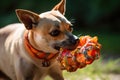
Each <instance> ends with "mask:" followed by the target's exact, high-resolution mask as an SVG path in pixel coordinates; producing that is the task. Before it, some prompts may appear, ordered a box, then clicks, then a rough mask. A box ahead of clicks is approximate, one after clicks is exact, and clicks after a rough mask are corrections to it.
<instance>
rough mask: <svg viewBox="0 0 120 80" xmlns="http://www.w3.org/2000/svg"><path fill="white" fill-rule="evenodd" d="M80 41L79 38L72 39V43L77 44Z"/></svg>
mask: <svg viewBox="0 0 120 80" xmlns="http://www.w3.org/2000/svg"><path fill="white" fill-rule="evenodd" d="M78 41H79V39H71V40H70V43H71V44H74V45H75V44H77V43H78Z"/></svg>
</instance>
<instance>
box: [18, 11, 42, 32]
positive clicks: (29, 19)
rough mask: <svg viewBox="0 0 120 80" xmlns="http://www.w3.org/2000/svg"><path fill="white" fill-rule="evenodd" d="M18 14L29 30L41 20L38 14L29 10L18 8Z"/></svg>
mask: <svg viewBox="0 0 120 80" xmlns="http://www.w3.org/2000/svg"><path fill="white" fill-rule="evenodd" d="M16 14H17V16H18V18H19V20H20V21H21V22H22V23H23V24H24V25H25V27H26V28H27V29H28V30H30V29H32V27H33V25H37V24H38V22H39V20H40V17H39V15H38V14H36V13H34V12H31V11H28V10H23V9H17V10H16Z"/></svg>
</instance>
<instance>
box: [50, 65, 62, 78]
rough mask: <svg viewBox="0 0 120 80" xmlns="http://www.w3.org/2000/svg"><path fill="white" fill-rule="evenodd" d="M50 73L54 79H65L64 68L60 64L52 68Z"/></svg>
mask: <svg viewBox="0 0 120 80" xmlns="http://www.w3.org/2000/svg"><path fill="white" fill-rule="evenodd" d="M49 75H50V77H51V78H53V80H64V78H63V75H62V70H61V68H60V66H59V65H58V64H55V65H54V66H52V67H51V68H50V70H49Z"/></svg>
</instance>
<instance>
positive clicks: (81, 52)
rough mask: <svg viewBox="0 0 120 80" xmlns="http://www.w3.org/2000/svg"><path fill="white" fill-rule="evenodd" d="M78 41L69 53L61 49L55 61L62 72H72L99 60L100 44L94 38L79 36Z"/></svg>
mask: <svg viewBox="0 0 120 80" xmlns="http://www.w3.org/2000/svg"><path fill="white" fill-rule="evenodd" d="M79 40H80V41H79V44H78V46H77V48H76V49H75V50H72V51H70V50H67V49H62V48H61V50H60V54H59V56H58V58H57V60H58V61H59V62H60V65H61V66H62V69H63V70H67V71H68V72H74V71H76V70H77V69H81V68H83V67H85V66H86V65H89V64H91V63H93V61H94V60H96V59H99V57H100V49H101V44H99V43H98V38H97V37H96V36H95V37H91V36H81V37H80V38H79Z"/></svg>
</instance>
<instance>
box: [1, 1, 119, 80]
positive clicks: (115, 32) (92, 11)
mask: <svg viewBox="0 0 120 80" xmlns="http://www.w3.org/2000/svg"><path fill="white" fill-rule="evenodd" d="M59 1H60V0H2V1H1V4H0V27H4V26H5V25H8V24H11V23H16V22H19V21H18V19H17V16H16V14H15V9H27V10H31V11H33V12H36V13H42V12H45V11H48V10H51V9H52V8H53V7H54V5H56V4H57V3H58V2H59ZM65 16H66V17H67V18H68V19H69V20H70V21H71V22H72V23H73V25H74V26H73V28H74V34H76V35H91V36H98V38H99V42H100V43H101V44H102V50H101V55H102V60H104V61H101V60H100V61H99V63H97V65H96V64H93V65H92V66H91V67H89V68H87V69H83V72H85V73H83V75H85V74H88V76H91V73H93V74H95V75H96V73H97V75H100V72H101V74H103V73H108V72H109V73H110V74H111V73H112V74H113V73H115V74H116V73H117V74H120V60H119V59H120V46H119V45H120V0H67V10H66V15H65ZM11 28H12V27H11ZM111 59H112V60H111ZM105 61H108V63H107V64H105V65H104V62H105ZM96 62H97V61H96ZM103 65H104V66H103ZM101 66H102V67H103V68H102V69H101ZM94 67H95V68H97V72H96V70H95V69H93V68H94ZM98 68H99V69H98ZM89 71H90V73H89ZM79 72H81V73H79ZM86 72H88V73H86ZM66 74H68V73H65V74H64V75H65V76H67V75H66ZM74 74H76V75H74V77H72V78H70V79H69V80H79V79H78V76H79V74H82V71H81V70H80V71H78V72H76V73H74ZM93 74H92V75H93ZM76 76H77V78H75V77H76ZM100 76H102V75H100ZM110 76H111V75H110ZM118 76H119V79H120V75H118ZM69 77H70V76H68V77H67V78H69ZM80 78H81V77H80ZM91 79H92V80H96V78H94V77H93V76H92V77H91ZM113 79H114V78H113ZM47 80H49V79H47ZM81 80H82V79H81ZM87 80H89V79H87ZM99 80H112V79H108V78H106V76H105V77H103V76H102V77H101V78H100V79H99ZM114 80H115V79H114ZM116 80H117V79H116Z"/></svg>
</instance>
